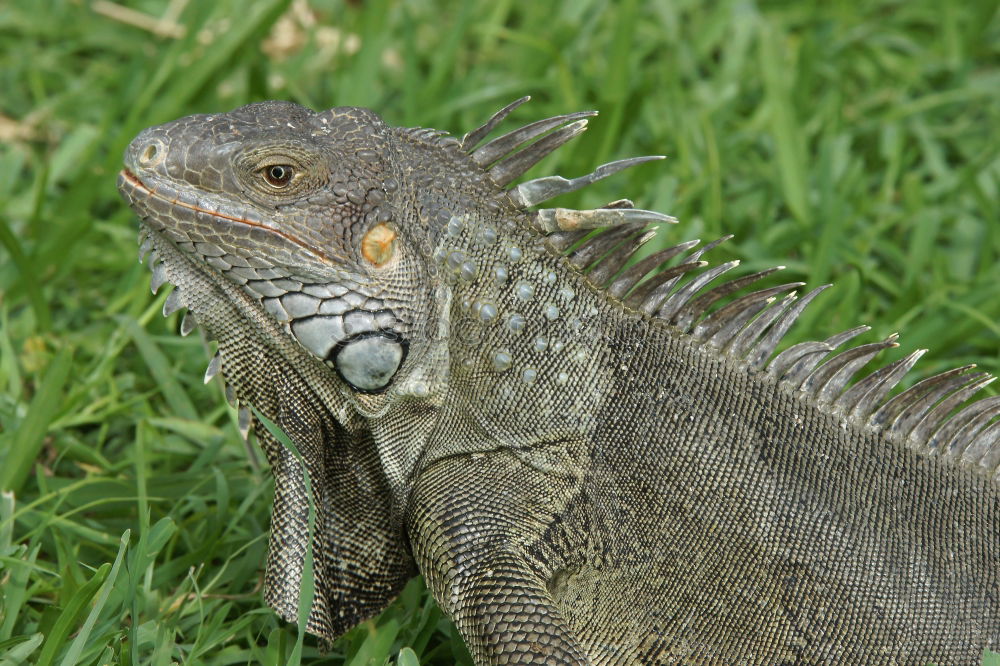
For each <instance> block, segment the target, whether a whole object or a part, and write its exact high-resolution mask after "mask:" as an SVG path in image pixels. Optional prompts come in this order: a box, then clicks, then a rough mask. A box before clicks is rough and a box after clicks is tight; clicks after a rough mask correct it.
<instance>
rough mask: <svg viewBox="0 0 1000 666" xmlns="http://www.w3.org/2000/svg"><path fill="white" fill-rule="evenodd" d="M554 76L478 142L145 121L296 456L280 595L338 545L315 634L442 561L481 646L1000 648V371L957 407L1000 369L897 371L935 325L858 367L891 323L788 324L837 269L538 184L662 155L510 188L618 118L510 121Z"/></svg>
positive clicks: (164, 266)
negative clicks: (874, 327) (674, 229)
mask: <svg viewBox="0 0 1000 666" xmlns="http://www.w3.org/2000/svg"><path fill="white" fill-rule="evenodd" d="M526 99H527V98H525V99H522V100H518V101H517V102H515V103H513V104H511V105H510V106H508V107H506V108H504V109H503V110H501V111H499V112H498V113H497V114H496V115H494V116H493V117H492V118H491V119H490V120H489V121H488V122H487V123H486V124H484V125H483V126H482V127H480V128H479V129H477V130H475V131H473V132H470V133H469V134H466V135H465V136H464V137H463V138H462V139H460V140H459V139H456V138H453V137H449V136H448V135H446V134H445V133H443V132H439V131H435V130H429V129H403V128H395V127H389V126H388V125H386V124H385V123H384V122H383V121H382V120H381V119H380V118H379V116H377V115H376V114H375V113H373V112H372V111H369V110H366V109H360V108H348V107H341V108H334V109H330V110H328V111H324V112H322V113H315V112H313V111H310V110H308V109H306V108H303V107H301V106H298V105H296V104H291V103H286V102H265V103H259V104H251V105H249V106H244V107H242V108H239V109H236V110H235V111H232V112H230V113H223V114H214V115H196V116H190V117H186V118H182V119H180V120H176V121H174V122H171V123H167V124H165V125H160V126H158V127H153V128H150V129H147V130H145V131H144V132H142V133H141V134H140V135H139V136H138V137H136V138H135V140H134V141H133V142H132V144H131V146H130V147H129V148H128V151H127V153H126V156H125V163H126V169H125V170H123V171H122V172H121V174H120V176H119V180H118V184H119V188H120V190H121V192H122V195H123V196H124V197H125V199H126V200H127V201H128V203H129V204H130V205H131V206H132V208H134V209H135V211H136V212H137V213H138V215H139V216H140V217H141V219H142V224H141V238H142V249H141V252H140V257H141V256H142V255H144V254H146V253H147V252H151V253H152V254H153V258H152V259H151V261H150V264H151V265H152V276H153V277H152V286H153V290H154V292H155V291H156V289H157V288H158V287H159V286H160V285H162V284H163V283H165V282H169V283H171V284H173V285H175V289H174V290H173V291H172V293H171V294H170V295H169V297H168V298H167V300H166V303H165V306H164V312H165V313H166V314H170V313H171V312H174V311H176V310H178V309H180V308H187V310H188V311H189V314H193V320H192V319H191V318H190V317H188V318H186V319H185V320H184V322H183V323H182V325H181V329H182V332H184V333H186V332H188V331H190V330H191V329H192V328H193V326H194V323H195V322H196V323H197V324H198V325H200V326H202V327H203V328H204V330H205V331H206V332H207V334H208V335H209V336H210V337H211V338H214V339H215V340H217V342H218V354H217V355H216V356H215V357H214V358H213V360H212V361H211V363H210V364H209V367H208V373H207V377H212V376H214V375H215V374H217V373H219V372H221V373H222V375H223V376H224V378H225V381H226V382H227V385H228V387H229V390H230V393H231V397H232V399H233V400H235V401H236V402H237V403H238V405H239V406H240V411H239V416H240V418H239V422H240V425H241V429H242V430H243V432H244V435H246V434H247V432H248V431H249V430H250V429H251V428H252V427H254V429H255V430H256V431H257V433H258V437H259V439H260V440H261V442H262V446H263V449H264V451H265V453H266V455H267V459H268V461H269V462H270V465H271V468H272V470H273V473H274V476H275V498H274V513H273V518H272V525H271V540H270V551H269V555H268V560H267V567H266V573H265V599H266V601H267V603H268V604H269V605H271V606H272V607H273V608H274V609H275V610H276V611H277V612H278V614H279V615H280V616H281V617H283V618H285V619H287V620H291V621H294V620H295V619H296V617H297V613H298V609H299V603H300V599H299V596H300V595H299V593H300V587H301V586H302V585H303V571H304V567H305V562H306V553H307V550H308V549H309V548H310V546H311V552H312V555H313V557H314V560H315V561H314V583H315V592H314V595H313V598H312V599H304V600H303V603H304V604H305V605H304V606H303V608H307V609H308V608H311V610H310V612H309V619H308V625H307V629H308V631H309V632H311V633H314V634H318V635H319V636H322V637H326V638H328V639H333V638H335V637H337V636H339V635H340V634H342V633H343V632H344V631H346V630H347V629H349V628H351V627H353V626H354V625H355V624H357V623H358V622H360V621H362V620H364V619H366V618H369V617H371V616H373V615H375V614H376V613H378V612H379V611H381V610H382V609H383V608H385V607H386V605H387V604H388V603H389V602H390V601H391V600H392V599H393V597H395V596H396V595H397V593H398V592H399V591H400V589H401V588H402V587H403V585H404V584H405V583H406V582H407V580H408V579H409V578H410V577H412V576H413V575H414V574H415V573H417V572H420V573H422V574H423V575H424V577H425V578H426V581H427V584H428V585H429V587H430V589H431V590H432V592H433V594H434V598H435V599H436V600H437V602H438V603H439V604H440V606H441V607H442V609H443V610H444V611H445V612H446V613H447V614H448V615H449V616H450V617H451V618H452V620H453V621H454V622H455V624H456V626H457V627H458V629H459V631H460V632H461V634H462V636H463V638H464V639H465V641H466V643H467V645H468V647H469V649H470V651H471V653H472V655H473V656H474V658H475V661H476V662H477V663H480V664H513V663H518V664H522V663H523V664H529V663H530V664H542V663H545V664H635V663H640V664H659V663H729V664H733V663H747V664H750V663H753V664H778V663H842V664H843V663H850V664H861V663H906V664H922V663H926V662H928V661H935V662H936V663H938V664H970V663H978V660H979V658H980V656H981V654H982V652H983V650H984V648H986V647H989V648H992V649H994V650H996V649H1000V441H998V440H1000V421H996V420H994V419H995V417H996V416H997V415H998V413H1000V397H994V398H986V399H982V400H979V401H977V402H973V403H971V404H970V405H968V406H966V407H964V408H963V409H959V406H960V405H962V404H963V403H964V402H965V401H966V400H967V399H968V398H969V397H970V396H971V395H972V394H973V393H975V392H976V391H977V390H978V389H980V388H981V387H983V386H984V385H985V384H986V383H988V382H989V381H990V378H989V377H988V376H986V375H985V374H984V373H980V372H974V371H972V370H971V367H972V366H966V367H963V368H958V369H956V370H953V371H950V372H945V373H942V374H939V375H937V376H934V377H931V378H929V379H925V380H924V381H922V382H919V383H917V384H915V385H914V386H913V387H911V388H909V389H908V390H906V391H904V392H901V393H899V394H897V395H895V396H894V397H891V398H890V397H887V396H888V393H889V391H890V390H891V389H892V388H893V387H894V386H895V385H896V384H897V383H898V382H899V381H900V379H901V378H902V377H903V375H904V373H906V372H907V371H908V370H909V369H910V367H911V366H913V364H914V363H915V362H916V361H917V359H918V357H919V356H920V355H921V352H920V351H917V352H914V353H912V354H910V355H909V356H906V357H905V358H903V359H901V360H899V361H897V362H895V363H892V364H890V365H888V366H886V367H883V368H881V369H879V370H877V371H875V372H873V373H871V374H868V375H867V376H864V377H863V378H861V379H857V380H854V375H855V373H856V372H857V371H858V370H859V369H860V368H861V367H862V366H863V365H865V364H866V363H867V362H868V361H869V360H871V359H872V358H873V357H874V356H875V355H876V354H878V353H879V352H880V351H881V350H883V349H886V348H888V347H893V346H895V345H896V343H895V336H890V337H889V338H887V339H886V340H883V341H881V342H876V343H873V344H863V345H860V346H856V347H853V348H848V349H846V351H840V352H839V353H833V351H834V350H835V348H837V347H840V346H841V345H843V344H844V343H846V342H847V341H848V340H850V339H851V338H853V337H855V336H856V335H858V334H859V333H861V332H863V331H864V330H866V327H859V328H854V329H851V330H849V331H845V332H843V333H839V334H837V335H834V336H832V337H830V338H827V339H826V340H823V341H819V342H806V343H801V344H796V345H793V346H791V347H789V348H787V349H785V350H784V351H781V352H780V353H775V350H776V346H777V345H778V343H779V342H780V341H781V339H782V336H783V335H784V334H785V332H786V331H787V330H788V328H789V327H790V326H791V325H792V323H793V322H794V321H795V319H796V318H797V317H798V315H799V314H800V313H801V312H802V310H803V308H805V306H806V305H807V304H808V303H809V302H810V301H812V300H813V299H814V297H815V296H816V295H817V294H818V293H819V292H820V291H821V290H822V289H823V287H819V288H817V289H814V290H812V291H810V292H808V293H806V294H805V295H804V296H802V297H801V298H796V293H795V290H796V289H797V288H798V287H800V286H801V285H802V283H789V284H781V285H778V286H774V287H769V288H765V289H759V290H757V291H746V290H744V288H745V287H746V286H747V285H750V284H751V283H752V282H754V281H756V280H758V279H760V278H763V277H765V276H766V275H769V274H770V273H771V272H772V271H770V270H768V271H763V272H760V273H756V274H754V275H749V276H746V277H740V278H737V279H733V280H731V281H728V282H724V283H722V284H720V285H719V286H714V287H712V286H711V285H710V282H712V281H713V280H716V279H717V278H719V277H720V276H721V275H722V274H723V273H725V272H726V271H728V270H730V269H732V268H733V267H734V266H735V265H736V263H737V262H729V263H724V264H721V265H718V266H716V267H713V268H707V269H705V270H702V269H703V267H704V266H706V262H704V261H702V260H701V257H702V256H703V253H704V252H706V251H707V250H709V249H711V248H712V247H714V246H715V245H716V244H717V243H718V242H721V241H716V242H715V243H709V244H707V245H704V246H702V247H701V248H700V249H696V245H697V241H692V242H687V243H681V244H679V245H677V246H675V247H671V248H669V249H664V250H661V251H659V252H655V253H653V254H651V255H650V256H648V257H646V258H644V259H641V260H639V261H636V259H635V253H636V251H637V249H638V248H639V247H640V246H642V245H643V243H645V242H646V241H648V240H649V239H650V237H651V236H652V235H653V233H652V232H651V231H650V227H649V225H651V224H655V223H658V222H669V221H673V220H672V219H671V218H669V217H667V216H665V215H660V214H658V213H653V212H650V211H645V210H638V209H635V208H633V207H632V203H631V202H629V201H627V200H621V201H616V202H613V203H611V204H609V205H608V206H606V207H604V208H600V209H596V210H584V211H576V210H567V209H561V208H554V209H551V208H550V209H537V208H536V206H537V204H539V203H541V202H543V201H546V200H548V199H550V198H552V197H554V196H556V195H558V194H561V193H564V192H569V191H571V190H575V189H577V188H580V187H583V186H585V185H587V184H589V183H592V182H594V181H595V180H597V179H600V178H604V177H606V176H608V175H611V174H613V173H615V172H617V171H619V170H621V169H624V168H626V167H630V166H633V165H636V164H639V163H641V162H644V161H647V160H650V159H656V158H655V157H645V158H636V159H630V160H622V161H618V162H612V163H610V164H606V165H604V166H601V167H600V168H598V169H597V170H596V171H594V172H593V173H591V174H590V175H587V176H582V177H579V178H574V179H565V178H562V177H559V176H554V177H549V178H539V179H537V180H532V181H529V182H525V183H522V184H520V185H517V186H511V185H510V184H511V183H512V182H513V181H514V180H515V179H516V178H517V177H518V176H519V175H521V174H522V173H524V172H525V171H526V170H527V169H528V168H529V167H531V166H532V165H534V164H535V163H537V162H538V161H539V160H540V159H541V158H542V157H544V156H545V155H547V154H549V153H550V152H551V151H552V150H554V149H556V148H557V147H558V146H560V145H562V144H563V143H565V142H566V141H568V140H569V139H571V138H573V137H575V136H577V135H578V134H580V133H581V132H582V131H583V130H584V128H585V126H586V123H587V117H588V116H591V115H593V114H592V113H590V112H583V113H572V114H568V115H563V116H557V117H554V118H549V119H546V120H541V121H538V122H535V123H532V124H529V125H526V126H525V127H522V128H520V129H516V130H514V131H511V132H509V133H507V134H504V135H502V136H499V137H498V138H494V139H492V140H488V141H487V136H488V135H489V134H491V132H492V131H493V130H494V128H495V127H496V126H497V125H498V124H499V123H500V122H501V121H502V120H503V119H504V117H505V116H507V115H508V114H509V113H510V111H511V110H512V109H514V108H515V107H516V106H518V105H519V104H521V103H522V102H524V101H525V100H526ZM722 240H725V239H722ZM630 260H631V261H630ZM774 270H776V269H774ZM250 407H252V408H253V409H254V410H255V411H254V412H251V411H250V410H249V408H250ZM260 416H263V417H264V418H265V419H267V420H268V421H273V422H274V423H275V424H276V425H277V426H278V427H280V429H281V430H283V431H284V432H285V433H286V434H287V435H288V437H289V438H290V440H291V441H292V442H294V447H292V448H294V449H297V451H298V452H300V453H301V456H302V457H301V461H302V462H301V464H300V461H299V459H298V458H297V457H296V455H295V451H292V450H289V448H288V447H286V446H283V445H282V444H281V443H280V438H276V437H275V436H272V435H271V434H270V433H269V432H268V431H267V430H266V429H264V428H263V427H261V424H260V423H258V420H259V417H260ZM306 475H308V479H307V478H306ZM309 485H311V489H312V498H311V500H310V497H309V496H308V495H307V486H309ZM310 501H312V502H314V507H315V528H314V530H312V531H310V514H309V511H310ZM310 539H311V541H310ZM309 604H311V606H309Z"/></svg>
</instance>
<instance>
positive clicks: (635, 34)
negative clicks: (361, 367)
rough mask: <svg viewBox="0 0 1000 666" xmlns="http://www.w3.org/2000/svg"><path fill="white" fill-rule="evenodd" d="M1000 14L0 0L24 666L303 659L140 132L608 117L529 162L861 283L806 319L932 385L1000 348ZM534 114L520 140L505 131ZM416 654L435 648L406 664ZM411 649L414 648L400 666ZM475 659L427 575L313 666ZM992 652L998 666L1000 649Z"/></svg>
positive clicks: (1, 574) (0, 107)
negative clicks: (278, 104) (159, 284)
mask: <svg viewBox="0 0 1000 666" xmlns="http://www.w3.org/2000/svg"><path fill="white" fill-rule="evenodd" d="M997 7H998V6H997V3H996V2H995V1H992V0H966V1H965V2H962V3H940V2H935V1H933V0H910V1H906V2H902V1H877V2H862V3H858V2H836V1H834V2H796V3H790V2H766V1H761V2H751V1H725V0H724V1H720V2H715V3H703V2H697V1H694V0H676V1H673V2H666V1H663V2H639V1H638V0H623V1H621V2H609V1H606V0H576V1H575V2H573V3H544V2H532V3H525V2H513V1H512V0H492V1H491V2H452V3H437V2H429V1H426V0H416V1H413V2H407V3H405V4H404V3H395V2H389V1H388V0H364V1H362V0H355V1H354V2H337V1H334V0H309V1H305V0H296V1H295V2H289V0H261V1H258V2H246V1H237V0H220V1H219V2H211V3H209V2H185V1H184V0H137V1H135V2H129V3H128V4H127V5H125V4H117V3H112V2H107V1H104V0H96V1H93V2H91V1H84V0H38V1H28V0H13V1H11V0H8V1H7V2H5V3H0V91H2V93H0V386H2V388H0V487H2V488H4V489H6V490H7V492H5V493H4V494H3V496H2V498H0V584H2V591H0V603H2V606H0V664H2V665H3V666H8V665H13V664H20V663H37V664H43V665H48V664H56V663H58V664H153V665H157V666H159V665H167V664H172V663H181V664H286V663H296V662H297V661H298V657H297V656H293V650H294V647H295V644H296V641H297V640H298V637H297V634H296V630H295V628H294V627H289V626H286V625H284V624H282V623H280V622H278V621H277V619H276V618H275V617H274V615H273V614H272V613H271V612H270V611H269V610H267V609H265V608H264V607H263V606H262V603H261V600H260V590H259V586H260V577H261V566H262V563H263V561H264V556H265V549H266V536H267V526H268V520H269V510H270V496H271V493H272V489H271V485H270V484H271V481H270V478H269V477H268V475H267V474H266V472H258V471H255V470H254V469H253V468H252V467H251V466H250V465H249V464H248V463H247V457H246V453H245V451H244V446H243V444H242V443H241V441H240V437H239V434H238V430H237V428H236V426H235V422H234V416H233V413H232V411H231V410H230V408H229V407H228V406H227V405H226V403H225V400H224V399H223V397H222V394H221V390H220V387H219V386H218V385H216V384H215V383H212V384H209V385H208V386H203V385H202V381H201V379H202V374H203V370H204V364H205V363H206V361H207V360H208V355H207V352H206V348H205V344H204V342H203V341H202V340H200V339H199V337H198V336H197V335H192V336H190V337H187V338H182V337H180V336H178V335H177V334H176V330H177V327H178V323H179V322H178V321H177V319H176V316H174V317H170V318H168V319H166V320H164V319H163V318H162V317H160V314H159V311H160V308H161V306H162V301H163V298H164V297H165V292H166V290H164V291H163V292H161V294H160V296H159V297H152V296H151V295H150V293H149V291H148V283H149V280H148V273H147V270H146V268H145V267H144V266H140V265H138V264H137V263H136V262H135V256H136V243H135V236H136V234H135V231H136V223H135V221H134V220H133V218H132V215H131V213H130V212H129V211H127V210H126V209H125V207H124V205H123V204H121V203H120V201H119V199H118V197H117V195H116V192H115V188H114V182H115V174H116V172H117V170H118V168H119V163H120V156H121V153H122V150H123V149H124V147H125V146H126V144H127V143H128V141H129V139H130V138H131V137H132V136H133V135H134V134H135V133H136V132H138V131H139V130H140V129H142V128H143V127H146V126H148V125H152V124H155V123H159V122H163V121H166V120H171V119H173V118H175V117H177V116H180V115H183V114H188V113H195V112H209V111H221V110H228V109H230V108H232V107H235V106H239V105H241V104H244V103H247V102H250V101H258V100H263V99H270V98H282V99H291V100H295V101H298V102H301V103H303V104H306V105H308V106H311V107H313V108H317V109H320V108H325V107H329V106H333V105H345V104H350V105H362V106H370V107H372V108H374V109H376V110H378V111H379V112H380V113H381V114H382V115H383V116H384V117H385V118H386V119H387V120H388V121H389V122H390V123H392V124H399V125H423V126H433V127H437V128H441V129H448V130H451V131H453V132H454V133H455V134H459V135H460V134H461V133H463V132H465V131H467V130H469V129H471V128H473V127H475V126H476V125H477V124H479V123H480V122H482V121H483V120H485V118H487V117H488V116H489V114H490V113H492V112H493V111H494V110H496V109H498V108H499V107H501V106H503V105H504V104H506V103H507V102H509V101H511V100H513V99H515V98H517V97H519V96H521V95H523V94H531V95H532V96H533V101H532V102H531V103H530V104H528V105H526V106H524V107H522V108H520V109H518V111H517V112H516V113H515V115H514V118H513V120H512V123H514V122H517V121H530V120H534V119H537V118H540V117H543V116H547V115H555V114H558V113H564V112H568V111H575V110H579V109H585V108H594V109H598V110H600V111H601V116H600V117H598V118H597V119H595V120H594V121H593V122H592V123H591V129H590V130H589V131H588V132H587V133H586V134H585V135H584V136H583V137H582V138H580V139H578V140H577V141H575V142H574V143H573V144H571V145H570V146H567V147H566V148H564V149H563V150H561V151H559V153H558V154H557V155H554V156H552V157H550V158H547V159H546V160H545V161H543V163H542V164H540V165H539V166H538V167H536V168H535V169H534V170H533V172H532V174H533V175H542V174H548V173H553V172H556V171H557V170H558V172H559V173H561V174H562V175H565V176H575V175H580V174H583V173H586V172H587V171H589V170H590V169H591V168H592V167H594V166H596V165H597V164H598V163H601V162H603V161H607V160H610V159H616V158H622V157H629V156H633V155H641V154H657V153H666V154H667V155H668V156H669V157H670V159H669V160H668V161H666V162H659V163H656V164H653V165H646V166H642V167H639V168H637V169H633V170H631V171H629V172H626V173H623V174H621V175H619V176H616V177H614V178H612V179H610V180H608V181H604V182H602V183H600V184H598V185H596V186H594V187H592V188H590V190H588V191H585V192H582V193H578V194H574V195H568V196H566V197H564V198H563V199H562V200H561V201H560V203H561V204H563V205H567V206H594V205H599V204H601V203H604V202H606V201H610V200H613V199H617V198H621V197H629V198H631V199H634V200H635V201H636V203H637V204H638V205H639V206H641V207H644V208H653V209H657V210H661V211H665V212H669V213H671V214H674V215H676V216H677V217H679V218H680V220H681V224H679V225H677V226H676V227H672V228H669V229H665V230H664V231H663V232H662V236H663V238H662V242H663V243H671V244H673V243H675V242H678V241H680V240H686V239H689V238H695V237H700V238H703V239H705V240H710V239H712V238H716V237H718V236H720V235H722V234H724V233H733V234H735V235H736V238H735V239H733V240H732V241H730V242H729V243H726V246H728V247H724V248H720V249H719V250H716V251H714V252H713V253H712V254H713V255H716V256H715V261H722V260H725V259H728V258H732V257H738V258H741V259H742V260H743V261H744V264H745V266H744V269H745V270H747V271H751V270H758V269H762V268H765V267H769V266H772V265H777V264H784V265H787V266H788V267H789V268H788V270H787V271H786V272H785V275H783V276H782V277H781V279H782V281H786V280H798V279H802V280H805V281H807V282H808V283H809V284H810V285H816V284H820V283H822V282H825V281H828V280H832V281H835V282H836V283H837V287H836V289H835V290H833V292H832V293H828V294H827V295H825V296H824V297H822V298H821V299H820V300H819V301H818V302H817V303H816V304H814V305H813V306H811V308H810V310H811V312H808V313H807V315H806V317H805V321H804V323H803V324H802V325H800V326H798V327H797V329H796V330H795V331H794V333H793V335H794V336H795V337H796V338H797V339H801V338H804V337H825V336H826V335H828V334H830V333H832V332H834V331H835V330H842V329H844V328H847V327H849V326H852V325H854V324H857V323H868V324H871V325H873V327H874V330H873V331H872V332H871V334H870V335H869V337H868V338H866V340H865V341H870V340H874V339H876V338H877V337H882V336H885V335H887V334H889V333H892V332H894V331H901V332H902V334H903V335H902V337H901V342H902V347H901V348H900V350H898V353H897V354H896V355H895V356H890V358H896V357H898V355H899V354H902V353H904V352H908V351H911V350H912V349H914V348H917V347H929V348H930V349H931V352H930V353H929V354H928V355H927V356H926V357H925V358H924V360H923V361H922V362H921V364H920V366H919V368H920V374H926V373H929V372H934V371H939V370H942V369H945V368H947V367H951V366H955V365H959V364H964V363H969V362H976V363H979V364H980V366H982V367H984V368H986V369H988V370H994V371H996V370H997V369H998V367H1000V362H998V361H1000V358H998V353H1000V345H998V339H1000V324H998V320H1000V318H998V315H1000V296H998V287H997V285H998V284H1000V263H998V261H997V259H998V256H1000V197H998V188H1000V131H998V128H1000V14H998V9H997ZM508 127H509V126H508ZM403 646H412V648H413V651H412V652H410V651H404V652H402V653H400V649H401V648H402V647H403ZM397 655H398V656H397ZM386 659H393V660H396V659H398V663H399V664H406V665H407V666H409V665H411V664H416V663H418V660H419V663H425V664H452V663H468V657H467V655H465V653H464V650H463V648H462V647H461V645H460V641H459V640H458V639H457V637H456V635H455V632H454V631H453V629H452V628H451V627H450V625H449V624H448V622H447V621H445V620H444V619H443V618H442V615H441V613H440V612H439V611H438V610H437V609H436V608H435V607H434V605H433V603H432V602H430V600H429V599H428V598H427V596H426V595H425V594H424V593H423V592H422V588H421V586H420V584H419V581H417V582H415V583H414V584H412V585H411V586H410V587H409V588H408V589H407V591H406V592H405V593H404V595H403V596H402V598H401V599H400V601H399V602H398V603H397V604H396V605H395V606H393V607H392V608H391V609H390V610H389V611H387V612H386V613H385V614H383V615H382V616H381V617H380V618H379V619H378V620H375V621H373V622H369V623H366V624H365V625H362V626H361V627H358V628H357V629H355V630H354V631H353V632H351V633H350V634H349V635H348V636H347V638H346V639H344V640H343V641H341V642H339V643H338V644H337V645H336V646H335V647H334V650H333V651H332V652H331V653H329V654H327V655H325V656H321V655H320V653H319V651H318V649H317V647H316V644H315V642H314V641H313V640H312V639H311V638H307V639H306V640H305V656H304V659H303V661H305V662H309V663H315V664H341V663H350V664H382V663H385V661H386ZM992 663H997V662H996V661H994V662H992Z"/></svg>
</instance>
